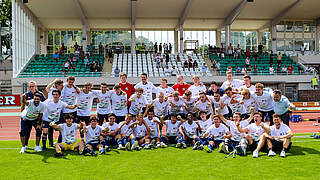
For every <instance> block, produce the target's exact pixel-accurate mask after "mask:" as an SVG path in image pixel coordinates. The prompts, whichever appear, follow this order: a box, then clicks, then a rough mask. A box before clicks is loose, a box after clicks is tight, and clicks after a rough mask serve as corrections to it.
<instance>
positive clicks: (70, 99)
mask: <svg viewBox="0 0 320 180" xmlns="http://www.w3.org/2000/svg"><path fill="white" fill-rule="evenodd" d="M62 91H63V93H61V94H63V100H62V101H63V102H65V103H67V104H68V105H74V104H76V98H77V91H76V89H75V88H74V87H71V88H68V87H67V85H66V84H65V85H64V86H63V89H62ZM76 110H77V108H75V109H67V108H64V109H63V113H72V112H75V111H76Z"/></svg>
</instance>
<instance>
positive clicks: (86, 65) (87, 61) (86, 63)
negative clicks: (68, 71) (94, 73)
mask: <svg viewBox="0 0 320 180" xmlns="http://www.w3.org/2000/svg"><path fill="white" fill-rule="evenodd" d="M83 63H84V67H85V69H87V68H88V67H89V59H88V56H85V57H84V59H83Z"/></svg>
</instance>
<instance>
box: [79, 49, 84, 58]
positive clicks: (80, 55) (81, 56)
mask: <svg viewBox="0 0 320 180" xmlns="http://www.w3.org/2000/svg"><path fill="white" fill-rule="evenodd" d="M79 51H80V54H79V59H81V60H83V59H84V51H83V50H82V47H79Z"/></svg>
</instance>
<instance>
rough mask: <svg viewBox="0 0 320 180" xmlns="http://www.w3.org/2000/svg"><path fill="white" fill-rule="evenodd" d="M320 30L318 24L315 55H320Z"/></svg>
mask: <svg viewBox="0 0 320 180" xmlns="http://www.w3.org/2000/svg"><path fill="white" fill-rule="evenodd" d="M319 30H320V24H319V23H317V25H316V37H315V46H314V51H315V54H317V55H318V54H319Z"/></svg>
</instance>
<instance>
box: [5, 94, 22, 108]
mask: <svg viewBox="0 0 320 180" xmlns="http://www.w3.org/2000/svg"><path fill="white" fill-rule="evenodd" d="M20 105H21V98H20V95H0V107H2V106H20Z"/></svg>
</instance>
